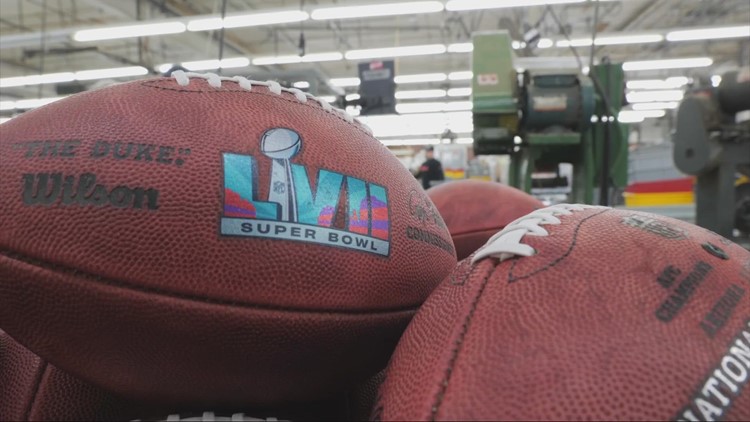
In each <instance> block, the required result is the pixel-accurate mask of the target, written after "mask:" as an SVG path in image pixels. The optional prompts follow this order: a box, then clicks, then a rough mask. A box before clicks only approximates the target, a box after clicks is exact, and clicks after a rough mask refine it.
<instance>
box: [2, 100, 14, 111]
mask: <svg viewBox="0 0 750 422" xmlns="http://www.w3.org/2000/svg"><path fill="white" fill-rule="evenodd" d="M15 108H16V102H15V101H0V111H6V110H14V109H15Z"/></svg>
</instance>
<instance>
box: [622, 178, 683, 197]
mask: <svg viewBox="0 0 750 422" xmlns="http://www.w3.org/2000/svg"><path fill="white" fill-rule="evenodd" d="M693 184H694V179H693V178H692V177H683V178H680V179H665V180H654V181H648V182H635V183H631V184H630V185H628V187H627V188H626V189H625V192H628V193H662V192H692V191H693Z"/></svg>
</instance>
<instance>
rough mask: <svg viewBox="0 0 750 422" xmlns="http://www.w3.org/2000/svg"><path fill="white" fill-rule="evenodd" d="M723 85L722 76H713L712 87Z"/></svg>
mask: <svg viewBox="0 0 750 422" xmlns="http://www.w3.org/2000/svg"><path fill="white" fill-rule="evenodd" d="M720 83H721V76H720V75H713V76H711V86H713V87H717V86H719V84H720Z"/></svg>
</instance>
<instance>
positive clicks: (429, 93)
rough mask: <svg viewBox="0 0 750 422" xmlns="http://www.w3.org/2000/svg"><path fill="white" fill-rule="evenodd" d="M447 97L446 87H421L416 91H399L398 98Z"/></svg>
mask: <svg viewBox="0 0 750 422" xmlns="http://www.w3.org/2000/svg"><path fill="white" fill-rule="evenodd" d="M440 97H445V90H444V89H420V90H415V91H398V92H396V98H397V99H399V100H409V99H417V98H440Z"/></svg>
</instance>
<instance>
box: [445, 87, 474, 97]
mask: <svg viewBox="0 0 750 422" xmlns="http://www.w3.org/2000/svg"><path fill="white" fill-rule="evenodd" d="M469 95H471V88H451V89H449V90H448V96H449V97H467V96H469Z"/></svg>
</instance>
